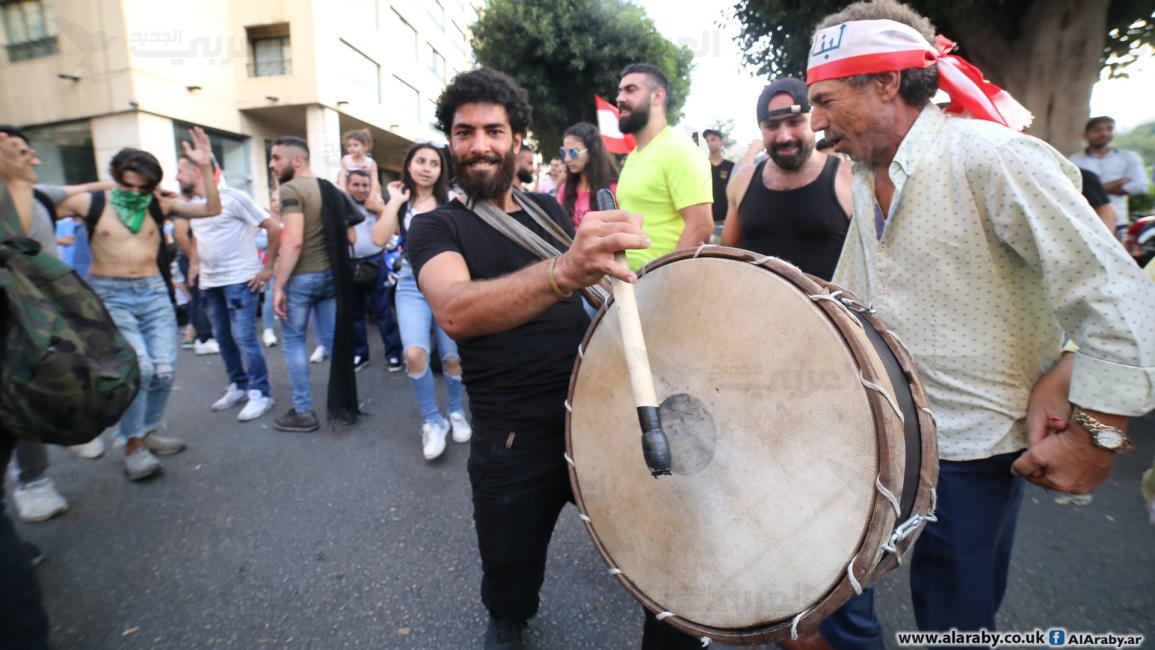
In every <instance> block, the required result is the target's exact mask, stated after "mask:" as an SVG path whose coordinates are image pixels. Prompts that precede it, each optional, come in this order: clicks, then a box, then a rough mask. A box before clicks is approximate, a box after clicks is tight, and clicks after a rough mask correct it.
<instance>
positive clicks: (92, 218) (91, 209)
mask: <svg viewBox="0 0 1155 650" xmlns="http://www.w3.org/2000/svg"><path fill="white" fill-rule="evenodd" d="M89 197H90V200H89V202H88V214H86V215H84V226H85V228H87V229H88V241H90V242H91V241H92V233H94V232H95V231H96V222H98V221H100V215H102V214H104V191H103V190H97V191H95V192H89Z"/></svg>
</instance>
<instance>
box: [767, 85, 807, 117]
mask: <svg viewBox="0 0 1155 650" xmlns="http://www.w3.org/2000/svg"><path fill="white" fill-rule="evenodd" d="M782 93H786V94H787V95H790V97H792V98H793V99H794V105H793V106H790V107H789V108H780V109H778V110H776V111H771V110H770V100H771V99H774V96H775V95H779V94H782ZM757 110H758V123H759V124H761V123H762V122H764V121H766V120H767V119H769V118H771V117H778V116H780V115H791V114H797V113H809V112H810V99H809V98H808V97H807V95H806V84H805V82H803V81H802V80H801V79H795V78H794V77H779V78H777V79H775V80H774V81H773V82H772V83H771V84H770V85H769V86H766V87H765V88H763V89H762V95H761V96H759V97H758V108H757Z"/></svg>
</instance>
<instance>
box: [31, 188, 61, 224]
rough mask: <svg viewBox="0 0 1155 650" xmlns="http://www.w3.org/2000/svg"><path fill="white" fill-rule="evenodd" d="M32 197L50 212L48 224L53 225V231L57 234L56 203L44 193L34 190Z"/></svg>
mask: <svg viewBox="0 0 1155 650" xmlns="http://www.w3.org/2000/svg"><path fill="white" fill-rule="evenodd" d="M32 196H34V197H36V200H37V201H39V202H40V205H42V206H44V209H45V210H47V211H48V223H50V224H52V231H53V232H56V202H55V201H53V200H52V198H51V197H49V196H48V195H47V194H45V193H44V192H41V191H40V190H38V189H36V188H32Z"/></svg>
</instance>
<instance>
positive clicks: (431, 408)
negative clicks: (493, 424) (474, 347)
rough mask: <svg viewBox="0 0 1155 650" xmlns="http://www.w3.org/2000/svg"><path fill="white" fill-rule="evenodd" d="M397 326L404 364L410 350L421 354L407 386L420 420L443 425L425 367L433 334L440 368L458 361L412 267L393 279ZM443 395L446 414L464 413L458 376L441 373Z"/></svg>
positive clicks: (427, 364)
mask: <svg viewBox="0 0 1155 650" xmlns="http://www.w3.org/2000/svg"><path fill="white" fill-rule="evenodd" d="M396 299H397V324H398V325H399V326H400V329H401V345H402V346H404V348H405V361H406V365H412V362H411V360H410V358H409V355H410V354H411V353H410V350H412V349H415V348H416V349H419V350H423V351H424V352H425V367H424V368H423V369H421V371H420V372H418V373H415V372H414V369H413V368H409V383H410V384H411V385H412V386H413V395H414V396H415V397H416V398H417V407H418V408H419V409H420V410H421V418H422V420H424V421H425V422H432V423H437V422H443V421H444V418H443V417H442V416H441V411H440V410H438V408H437V389H436V386H435V385H434V382H433V371H432V370H430V368H429V359H431V358H432V357H433V354H432V353H433V335H434V334H436V336H437V351H438V353H440V354H441V359H442V367H444V365H445V361H447V360H449V359H460V357H459V356H458V354H457V343H456V342H455V341H454V340H453V339H451V338H449V335H448V334H446V333H445V330H443V329H441V326H440V325H438V324H437V321H436V320H434V318H433V309H432V308H430V307H429V303H428V302H427V301H426V300H425V295H424V294H422V293H421V288H420V287H418V286H417V279H416V278H415V277H414V275H413V267H411V266H409V264H405V265H404V266H402V267H401V275H400V277H399V278H398V279H397V296H396ZM444 377H445V393H446V396H447V397H448V398H449V409H448V413H453V412H455V411H461V412H464V411H465V406H464V404H463V402H464V401H465V400H464V398H465V387H464V386H463V385H462V384H461V375H460V374H458V375H457V376H453V375H450V374H449V373H444Z"/></svg>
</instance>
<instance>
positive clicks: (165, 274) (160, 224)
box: [148, 197, 176, 305]
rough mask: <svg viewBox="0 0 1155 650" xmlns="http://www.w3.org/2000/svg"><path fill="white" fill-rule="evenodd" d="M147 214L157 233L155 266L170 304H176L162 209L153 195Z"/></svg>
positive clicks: (158, 200)
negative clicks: (154, 224)
mask: <svg viewBox="0 0 1155 650" xmlns="http://www.w3.org/2000/svg"><path fill="white" fill-rule="evenodd" d="M148 214H149V216H151V217H152V220H153V221H155V222H156V234H157V240H158V244H157V251H156V267H157V270H158V271H160V277H162V278H164V286H165V287H167V288H168V299H169V300H170V301H171V302H172V304H174V305H175V304H176V290H175V289H174V288H173V286H172V260H171V259H170V258H169V254H168V246H166V245H165V242H164V222H165V220H166V217H165V216H164V209H163V208H161V207H160V199H158V198H156V197H153V199H152V202H151V203H149V204H148Z"/></svg>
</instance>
